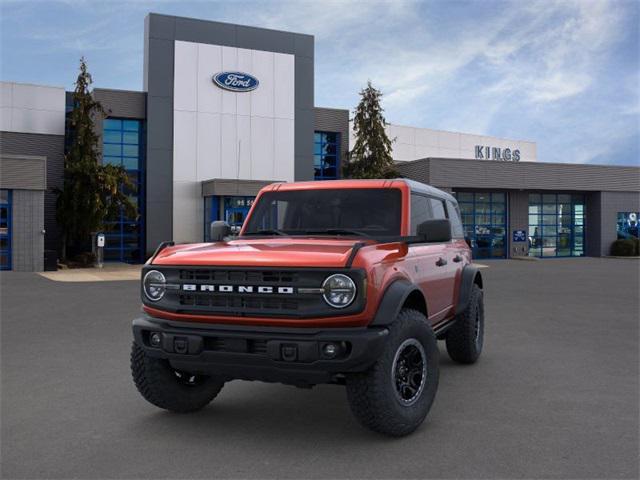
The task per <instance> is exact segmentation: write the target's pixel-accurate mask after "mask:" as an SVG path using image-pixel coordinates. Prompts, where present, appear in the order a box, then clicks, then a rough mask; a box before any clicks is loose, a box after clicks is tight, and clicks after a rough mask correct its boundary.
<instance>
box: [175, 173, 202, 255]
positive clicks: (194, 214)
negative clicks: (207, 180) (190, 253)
mask: <svg viewBox="0 0 640 480" xmlns="http://www.w3.org/2000/svg"><path fill="white" fill-rule="evenodd" d="M201 192H202V186H201V185H200V182H174V183H173V212H174V215H173V241H174V242H176V243H187V242H194V241H198V240H202V236H203V231H204V225H203V222H202V219H203V218H204V205H203V201H202V196H201Z"/></svg>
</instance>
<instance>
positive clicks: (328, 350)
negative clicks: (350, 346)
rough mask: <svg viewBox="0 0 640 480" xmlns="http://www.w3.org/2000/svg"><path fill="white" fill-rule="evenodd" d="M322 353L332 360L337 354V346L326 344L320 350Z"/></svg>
mask: <svg viewBox="0 0 640 480" xmlns="http://www.w3.org/2000/svg"><path fill="white" fill-rule="evenodd" d="M322 353H324V355H325V356H326V357H329V358H333V357H335V356H336V354H337V353H338V346H337V345H335V344H333V343H327V344H326V345H325V346H324V347H323V348H322Z"/></svg>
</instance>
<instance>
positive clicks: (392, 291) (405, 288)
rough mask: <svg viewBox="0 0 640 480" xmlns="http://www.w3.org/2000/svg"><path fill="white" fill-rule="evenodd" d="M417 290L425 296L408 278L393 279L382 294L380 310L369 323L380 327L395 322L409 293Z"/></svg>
mask: <svg viewBox="0 0 640 480" xmlns="http://www.w3.org/2000/svg"><path fill="white" fill-rule="evenodd" d="M416 290H417V291H418V292H420V295H422V296H423V297H424V295H423V294H422V291H421V290H420V288H419V287H418V286H417V285H414V284H413V283H411V282H409V281H408V280H405V279H398V280H395V281H393V282H392V283H391V285H389V286H388V287H387V289H386V290H385V292H384V294H383V295H382V300H380V304H379V305H378V311H377V312H376V315H375V317H373V321H372V322H371V323H370V324H369V325H370V326H376V327H379V326H385V325H389V324H391V323H393V322H394V321H395V319H396V317H397V316H398V314H399V313H400V310H401V309H402V306H403V305H404V302H405V301H406V300H407V298H408V297H409V295H411V293H413V292H414V291H416Z"/></svg>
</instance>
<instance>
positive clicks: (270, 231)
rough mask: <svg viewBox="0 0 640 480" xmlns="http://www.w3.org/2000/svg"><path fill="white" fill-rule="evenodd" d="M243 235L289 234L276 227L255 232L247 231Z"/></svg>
mask: <svg viewBox="0 0 640 480" xmlns="http://www.w3.org/2000/svg"><path fill="white" fill-rule="evenodd" d="M245 235H283V236H286V235H289V234H288V233H287V232H284V231H282V230H277V229H275V228H274V229H265V230H258V231H257V232H247V233H245V234H244V235H243V237H244V236H245Z"/></svg>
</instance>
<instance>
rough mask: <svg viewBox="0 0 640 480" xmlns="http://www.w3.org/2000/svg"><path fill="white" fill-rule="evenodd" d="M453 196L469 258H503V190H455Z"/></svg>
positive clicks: (504, 213) (504, 237)
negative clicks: (469, 252)
mask: <svg viewBox="0 0 640 480" xmlns="http://www.w3.org/2000/svg"><path fill="white" fill-rule="evenodd" d="M454 195H455V196H456V198H457V200H458V206H459V208H460V213H461V215H462V226H463V228H464V237H465V239H466V240H467V243H468V244H469V246H470V247H471V250H472V252H473V258H505V257H506V254H507V251H506V245H507V235H506V234H507V213H506V212H507V195H506V194H505V193H504V192H456V193H455V194H454Z"/></svg>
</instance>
